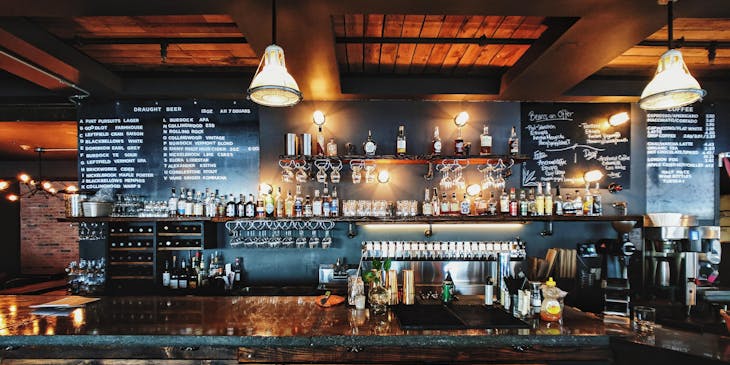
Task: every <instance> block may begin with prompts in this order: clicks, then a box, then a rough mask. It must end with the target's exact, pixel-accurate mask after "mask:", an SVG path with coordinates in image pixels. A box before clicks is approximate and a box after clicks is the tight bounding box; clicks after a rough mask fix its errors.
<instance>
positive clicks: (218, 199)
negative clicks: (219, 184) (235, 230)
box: [215, 190, 226, 217]
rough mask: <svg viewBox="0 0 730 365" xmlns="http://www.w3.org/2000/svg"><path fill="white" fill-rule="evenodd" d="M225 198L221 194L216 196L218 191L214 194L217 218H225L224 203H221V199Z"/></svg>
mask: <svg viewBox="0 0 730 365" xmlns="http://www.w3.org/2000/svg"><path fill="white" fill-rule="evenodd" d="M225 198H226V195H225V194H223V195H222V196H219V195H218V190H216V193H215V206H216V208H218V214H217V216H219V217H225V216H226V203H224V202H223V199H225Z"/></svg>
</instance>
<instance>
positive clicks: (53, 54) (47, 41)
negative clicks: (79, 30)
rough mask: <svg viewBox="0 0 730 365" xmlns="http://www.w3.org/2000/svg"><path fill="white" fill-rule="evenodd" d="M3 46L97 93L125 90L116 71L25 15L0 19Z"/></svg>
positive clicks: (66, 79) (1, 43) (96, 94)
mask: <svg viewBox="0 0 730 365" xmlns="http://www.w3.org/2000/svg"><path fill="white" fill-rule="evenodd" d="M0 46H2V47H5V48H7V49H9V50H10V51H12V52H13V53H14V54H15V55H17V56H19V57H22V58H23V59H25V60H26V61H28V62H30V63H32V64H33V65H35V66H38V67H39V68H41V69H43V70H45V71H48V72H50V73H51V74H53V75H56V76H58V77H60V78H62V79H64V80H65V81H68V82H69V83H72V84H75V85H78V86H80V87H81V88H83V89H85V90H88V91H90V92H91V93H92V94H94V96H105V95H113V94H116V93H118V92H119V91H121V90H122V80H121V79H120V78H119V77H118V76H116V75H115V74H114V73H112V72H110V71H109V70H107V69H106V68H105V67H104V66H102V65H101V64H99V63H98V62H96V61H94V60H92V59H90V58H89V57H88V56H86V55H84V54H83V53H81V52H80V51H78V50H76V49H75V48H73V47H71V46H69V45H67V44H65V43H63V42H62V41H60V40H59V39H58V38H56V37H54V36H52V35H51V34H49V33H48V32H46V31H45V30H43V29H40V28H38V27H37V26H36V25H34V24H31V23H30V22H28V21H27V20H25V19H22V18H11V19H2V20H0ZM22 77H25V76H22ZM45 77H47V75H46V76H45ZM28 80H30V81H33V80H32V79H28ZM34 82H35V81H34ZM39 85H40V84H39ZM42 86H43V85H42ZM66 86H68V85H66ZM44 87H45V86H44Z"/></svg>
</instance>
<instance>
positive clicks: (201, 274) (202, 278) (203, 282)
mask: <svg viewBox="0 0 730 365" xmlns="http://www.w3.org/2000/svg"><path fill="white" fill-rule="evenodd" d="M195 256H196V257H197V258H198V265H199V267H198V288H205V287H207V286H208V271H207V270H206V269H205V256H203V254H202V253H201V252H200V251H198V252H196V253H195Z"/></svg>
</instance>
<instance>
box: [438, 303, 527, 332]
mask: <svg viewBox="0 0 730 365" xmlns="http://www.w3.org/2000/svg"><path fill="white" fill-rule="evenodd" d="M449 309H450V310H451V311H453V312H454V313H455V314H456V316H457V317H458V318H459V319H461V320H462V321H463V322H464V323H466V325H467V328H476V329H490V328H530V325H528V324H527V323H525V322H524V321H522V320H520V319H518V318H515V317H514V316H512V315H511V314H509V313H507V312H505V311H504V310H503V309H502V308H495V307H489V306H486V305H453V306H451V307H449Z"/></svg>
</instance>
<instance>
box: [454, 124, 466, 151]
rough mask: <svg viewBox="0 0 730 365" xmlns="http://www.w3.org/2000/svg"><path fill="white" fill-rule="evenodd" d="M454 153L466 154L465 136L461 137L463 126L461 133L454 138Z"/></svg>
mask: <svg viewBox="0 0 730 365" xmlns="http://www.w3.org/2000/svg"><path fill="white" fill-rule="evenodd" d="M454 155H456V156H464V138H462V137H461V128H459V133H458V134H457V136H456V139H455V140H454Z"/></svg>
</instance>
